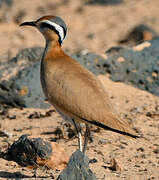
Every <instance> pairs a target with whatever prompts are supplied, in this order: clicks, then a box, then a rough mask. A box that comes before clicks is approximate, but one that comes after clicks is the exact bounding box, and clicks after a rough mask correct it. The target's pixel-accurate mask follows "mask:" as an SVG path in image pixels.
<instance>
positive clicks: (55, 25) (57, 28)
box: [42, 20, 64, 41]
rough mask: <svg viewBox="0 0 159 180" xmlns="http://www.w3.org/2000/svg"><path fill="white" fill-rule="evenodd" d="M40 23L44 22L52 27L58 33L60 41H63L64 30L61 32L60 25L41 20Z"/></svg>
mask: <svg viewBox="0 0 159 180" xmlns="http://www.w3.org/2000/svg"><path fill="white" fill-rule="evenodd" d="M42 22H45V23H47V24H49V25H51V26H53V27H54V28H55V29H56V30H57V31H58V32H59V35H60V38H61V41H63V40H64V30H63V28H62V27H61V26H60V25H58V24H56V23H54V22H51V21H49V20H43V21H42Z"/></svg>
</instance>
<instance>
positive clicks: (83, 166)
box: [57, 150, 97, 180]
mask: <svg viewBox="0 0 159 180" xmlns="http://www.w3.org/2000/svg"><path fill="white" fill-rule="evenodd" d="M57 180H97V178H96V177H95V175H94V174H93V173H92V171H91V170H90V169H89V159H88V157H87V156H85V155H84V154H83V153H82V152H81V151H79V150H77V151H76V152H75V153H73V154H72V156H71V158H70V160H69V163H68V165H67V167H66V168H65V169H64V170H63V171H62V172H61V174H60V175H59V177H58V178H57Z"/></svg>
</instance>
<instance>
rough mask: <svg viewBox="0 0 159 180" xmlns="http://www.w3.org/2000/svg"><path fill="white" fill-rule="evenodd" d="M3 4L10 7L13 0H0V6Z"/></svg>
mask: <svg viewBox="0 0 159 180" xmlns="http://www.w3.org/2000/svg"><path fill="white" fill-rule="evenodd" d="M3 4H6V5H7V6H8V7H11V6H12V4H13V0H0V7H1V6H2V5H3Z"/></svg>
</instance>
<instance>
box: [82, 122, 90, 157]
mask: <svg viewBox="0 0 159 180" xmlns="http://www.w3.org/2000/svg"><path fill="white" fill-rule="evenodd" d="M89 137H90V128H89V125H88V124H86V132H85V135H84V146H83V151H82V152H83V153H84V154H85V152H86V149H87V143H88V140H89Z"/></svg>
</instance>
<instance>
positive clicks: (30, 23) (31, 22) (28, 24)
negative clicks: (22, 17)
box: [20, 21, 36, 27]
mask: <svg viewBox="0 0 159 180" xmlns="http://www.w3.org/2000/svg"><path fill="white" fill-rule="evenodd" d="M20 26H35V27H36V24H35V22H34V21H30V22H24V23H22V24H20Z"/></svg>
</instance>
